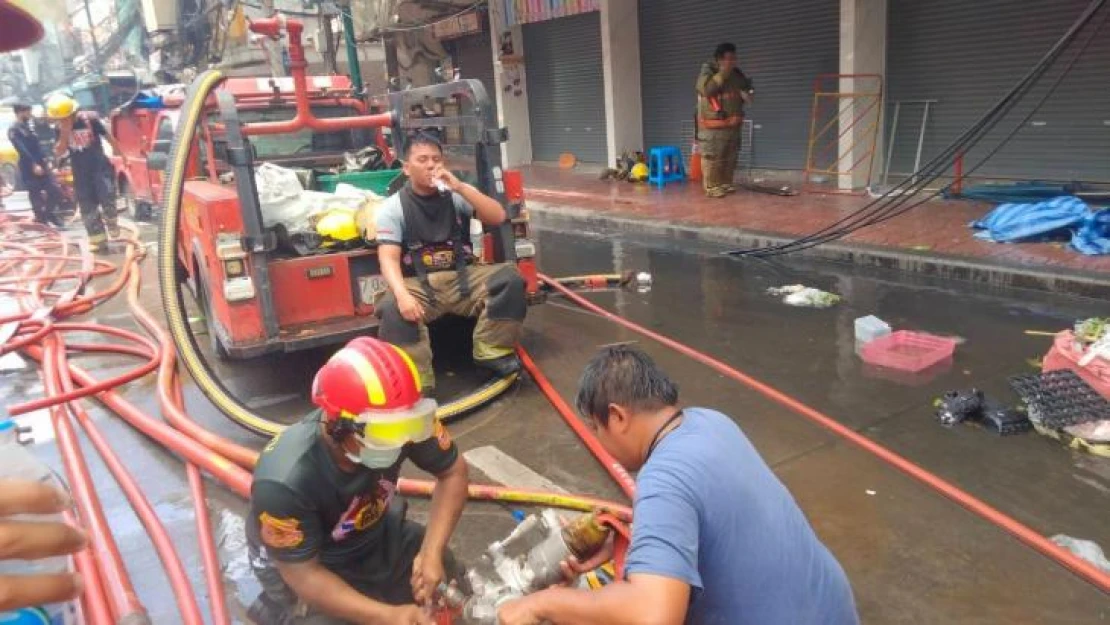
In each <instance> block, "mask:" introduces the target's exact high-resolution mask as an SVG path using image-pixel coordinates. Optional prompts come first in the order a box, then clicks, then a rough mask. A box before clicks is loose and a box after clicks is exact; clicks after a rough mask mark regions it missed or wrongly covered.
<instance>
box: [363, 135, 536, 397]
mask: <svg viewBox="0 0 1110 625" xmlns="http://www.w3.org/2000/svg"><path fill="white" fill-rule="evenodd" d="M404 171H405V175H407V176H408V182H407V183H406V184H405V186H404V188H402V189H401V190H400V191H398V192H397V193H395V194H394V195H392V196H391V197H389V198H388V199H387V200H386V201H385V202H383V203H382V205H381V206H380V207H378V210H377V212H376V214H375V216H374V221H375V226H376V230H377V238H378V261H379V263H380V264H381V271H382V276H383V277H384V278H385V280H386V282H387V283H388V284H389V290H388V291H387V292H386V293H383V294H382V296H381V297H380V298H379V299H378V301H377V305H376V306H375V308H376V310H377V314H378V316H379V318H380V319H381V327H380V328H379V329H378V336H379V337H380V338H382V339H383V340H386V341H389V342H390V343H393V344H394V345H397V346H399V347H401V348H402V349H404V350H405V351H406V352H407V353H408V354H409V356H411V357H412V359H413V361H415V362H416V367H417V369H418V370H419V371H420V376H421V379H422V380H423V381H424V386H425V389H424V390H425V392H430V391H431V390H432V389H433V388H434V386H435V378H434V373H433V371H432V349H431V343H430V341H429V339H428V329H427V325H426V324H428V323H431V322H432V321H434V320H435V319H437V318H439V317H440V316H442V315H444V314H454V315H458V316H461V317H477V318H478V324H477V326H476V327H475V328H474V351H473V356H474V361H475V363H477V364H478V365H479V366H482V367H484V368H486V369H489V370H491V371H493V372H494V373H496V374H498V375H501V376H505V375H509V374H510V373H513V372H515V371H518V370H519V369H520V361H519V360H518V359H517V357H516V354H515V352H514V351H513V348H514V346H515V345H516V343H517V341H518V340H519V339H520V334H521V331H522V329H523V325H524V317H525V314H526V312H527V302H526V299H525V293H524V280H523V278H521V277H520V274H519V273H517V270H516V267H515V266H514V265H512V264H509V263H502V264H496V265H478V264H474V263H473V256H472V255H471V249H470V243H469V232H470V220H471V219H477V220H478V221H480V222H482V224H483V225H486V226H497V225H500V224H502V223H503V222H504V221H505V219H506V216H505V209H504V208H502V207H501V204H500V203H498V201H497V200H495V199H493V198H491V197H489V196H487V195H485V194H484V193H482V192H481V191H479V190H477V189H475V188H474V187H473V186H471V185H469V184H466V183H464V182H461V181H459V179H458V178H456V177H455V176H454V175H453V174H452V173H451V172H450V171H449V170H447V169H446V168H445V167H444V163H443V148H442V146H441V145H440V143H439V142H438V141H437V140H436V139H435V138H434V137H432V136H429V135H426V134H419V135H417V136H415V137H414V138H412V139H411V140H410V141H409V144H408V146H406V149H405V160H404Z"/></svg>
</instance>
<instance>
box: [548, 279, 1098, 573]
mask: <svg viewBox="0 0 1110 625" xmlns="http://www.w3.org/2000/svg"><path fill="white" fill-rule="evenodd" d="M540 280H541V281H542V282H543V283H544V284H546V285H548V286H549V287H551V288H552V289H554V290H556V291H558V292H559V293H561V294H562V295H564V296H565V297H566V298H567V299H569V300H571V301H572V302H574V303H575V304H578V305H579V306H581V307H582V308H584V309H586V310H588V311H590V312H593V313H595V314H597V315H600V316H602V317H604V318H606V319H608V320H610V321H612V322H614V323H617V324H619V325H621V326H624V327H625V328H628V329H629V330H632V331H633V332H637V333H639V334H642V335H644V336H646V337H648V338H650V339H652V340H654V341H657V342H659V343H662V344H663V345H666V346H667V347H670V348H671V349H673V350H675V351H678V352H679V353H681V354H684V355H686V356H689V357H690V358H693V359H694V360H696V361H698V362H700V363H702V364H705V365H707V366H709V367H711V368H712V369H715V370H716V371H717V372H719V373H721V374H723V375H725V376H728V377H730V378H732V379H733V380H736V381H737V382H740V383H742V384H744V385H745V386H747V387H748V388H750V389H752V390H754V391H756V392H757V393H759V394H761V395H763V396H765V397H767V398H769V399H771V400H772V401H775V402H777V403H779V404H782V405H783V406H786V407H787V408H789V409H791V410H793V411H794V412H796V413H798V414H800V415H802V416H803V417H805V418H807V419H809V420H810V421H813V422H814V423H816V424H817V425H820V426H821V427H824V428H825V429H827V430H829V431H831V432H833V433H834V434H836V435H838V436H840V437H841V438H844V439H845V440H847V441H848V442H850V443H853V444H855V445H856V446H858V447H860V448H862V449H863V450H864V451H867V452H868V453H871V454H872V455H874V456H876V457H878V458H879V459H880V460H882V461H883V462H885V463H887V464H889V465H891V466H893V467H894V468H896V469H898V470H899V471H902V472H903V473H905V474H906V475H909V476H910V477H912V478H914V479H915V480H917V481H919V482H921V483H922V484H924V485H926V486H928V487H929V488H931V489H933V490H935V491H937V492H939V493H940V494H942V495H944V496H945V497H948V498H949V499H951V500H952V501H955V502H956V503H958V504H960V505H961V506H963V507H964V508H966V509H968V510H970V511H971V512H973V513H975V514H976V515H978V516H980V517H981V518H983V519H985V520H987V521H989V522H990V523H993V524H994V525H997V526H998V527H1000V528H1002V529H1003V530H1005V531H1007V532H1009V533H1010V534H1011V535H1013V536H1014V537H1015V538H1017V539H1018V540H1020V541H1022V542H1023V543H1025V544H1026V545H1028V546H1030V547H1032V548H1033V549H1036V550H1037V551H1039V552H1040V553H1042V554H1043V555H1045V556H1047V557H1048V558H1050V559H1052V560H1054V561H1055V562H1057V563H1059V564H1060V565H1061V566H1063V567H1065V568H1067V569H1068V570H1070V571H1072V572H1073V573H1075V574H1076V575H1078V576H1079V577H1081V578H1083V579H1084V580H1086V581H1088V582H1090V583H1091V584H1093V585H1094V586H1096V587H1097V588H1099V589H1100V590H1102V591H1103V592H1110V575H1108V574H1106V573H1104V572H1103V571H1101V570H1100V569H1098V568H1097V567H1095V566H1094V565H1092V564H1091V563H1090V562H1087V561H1086V560H1084V559H1082V558H1080V557H1079V556H1077V555H1075V554H1073V553H1072V552H1070V551H1068V550H1066V549H1064V548H1062V547H1060V546H1058V545H1056V543H1053V542H1052V541H1050V540H1048V539H1047V538H1045V537H1044V536H1042V535H1041V534H1039V533H1038V532H1037V531H1035V530H1033V529H1032V528H1030V527H1029V526H1027V525H1025V524H1023V523H1022V522H1021V521H1018V520H1017V519H1015V518H1013V517H1011V516H1009V515H1007V514H1005V513H1003V512H1002V511H1000V510H998V509H996V508H994V507H992V506H991V505H990V504H988V503H986V502H985V501H983V500H981V499H978V498H977V497H975V496H974V495H972V494H970V493H968V492H967V491H964V490H962V489H961V488H959V487H957V486H956V485H954V484H952V483H950V482H948V481H946V480H944V479H943V478H941V477H940V476H938V475H936V474H935V473H931V472H930V471H927V470H926V469H924V468H922V467H921V466H919V465H917V464H914V463H913V462H911V461H909V460H907V459H906V458H904V457H902V456H900V455H898V454H896V453H894V452H893V451H891V450H889V449H887V448H886V447H883V446H882V445H880V444H879V443H876V442H875V441H873V440H871V439H870V438H867V437H866V436H864V435H863V434H860V433H859V432H857V431H855V430H853V429H851V428H849V427H848V426H846V425H844V424H842V423H840V422H839V421H837V420H835V419H833V418H832V417H830V416H828V415H826V414H824V413H822V412H820V411H818V410H816V409H814V408H811V407H809V406H807V405H805V404H803V403H802V402H800V401H798V400H797V399H794V398H793V397H790V396H789V395H787V394H786V393H783V392H782V391H779V390H777V389H775V388H773V387H771V386H770V385H768V384H765V383H763V382H760V381H759V380H757V379H755V378H753V377H752V376H750V375H748V374H746V373H744V372H742V371H740V370H738V369H735V368H733V367H731V366H729V365H727V364H725V363H723V362H721V361H720V360H717V359H716V358H713V357H712V356H709V355H708V354H705V353H702V352H700V351H698V350H696V349H693V348H692V347H689V346H688V345H684V344H682V343H679V342H678V341H676V340H674V339H672V338H669V337H666V336H664V335H662V334H659V333H657V332H652V331H651V330H649V329H647V328H645V327H643V326H641V325H638V324H636V323H633V322H631V321H629V320H627V319H625V318H624V317H621V316H619V315H616V314H613V313H611V312H609V311H607V310H605V309H604V308H602V307H601V306H598V305H597V304H594V303H593V302H591V301H589V300H588V299H586V298H584V297H582V296H581V295H579V294H577V293H575V292H573V291H571V290H570V289H568V288H566V287H565V286H563V285H561V284H559V283H558V281H556V280H553V279H552V278H550V277H548V276H545V275H542V274H541V275H540Z"/></svg>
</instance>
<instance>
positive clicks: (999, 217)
mask: <svg viewBox="0 0 1110 625" xmlns="http://www.w3.org/2000/svg"><path fill="white" fill-rule="evenodd" d="M970 226H971V227H972V228H975V229H978V230H981V232H978V233H976V234H975V238H977V239H983V240H986V241H994V242H996V243H1015V242H1019V241H1036V240H1044V239H1046V238H1051V237H1067V236H1070V237H1071V247H1072V249H1074V250H1075V251H1077V252H1079V253H1081V254H1087V255H1097V254H1110V210H1101V211H1094V210H1092V209H1091V208H1090V207H1089V206H1087V204H1086V203H1085V202H1084V201H1083V200H1081V199H1079V198H1077V197H1075V196H1070V195H1064V196H1060V197H1055V198H1052V199H1050V200H1045V201H1042V202H1037V203H1034V204H1001V205H999V206H997V207H996V208H995V209H994V210H992V211H991V212H990V213H988V214H986V215H985V216H983V217H982V218H981V219H979V220H977V221H973V222H972V223H971V224H970Z"/></svg>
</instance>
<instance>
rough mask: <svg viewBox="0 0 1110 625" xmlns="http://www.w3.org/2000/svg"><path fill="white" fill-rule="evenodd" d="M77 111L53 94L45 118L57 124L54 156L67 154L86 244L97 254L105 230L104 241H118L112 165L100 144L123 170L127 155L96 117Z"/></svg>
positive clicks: (75, 105) (66, 99) (70, 102)
mask: <svg viewBox="0 0 1110 625" xmlns="http://www.w3.org/2000/svg"><path fill="white" fill-rule="evenodd" d="M79 108H80V105H79V104H78V103H77V100H74V99H73V98H71V97H69V96H66V95H62V94H55V95H53V96H50V99H49V100H48V101H47V102H46V115H47V117H49V118H50V119H52V120H54V121H56V122H57V124H58V143H57V145H56V146H54V152H55V154H57V155H58V156H62V155H63V154H65V153H66V152H68V153H69V161H70V166H71V167H72V168H73V187H74V191H75V192H76V195H77V205H78V206H79V207H80V208H81V221H82V222H84V224H85V232H87V233H88V235H89V243H90V244H92V246H93V247H94V248H95V249H96V250H97V251H100V252H105V251H107V249H108V248H107V239H106V237H105V230H107V236H108V237H111V238H113V239H115V238H117V237H119V225H118V224H117V223H116V193H115V188H114V184H113V176H112V163H111V161H109V160H108V156H107V155H106V154H104V143H103V141H107V142H108V144H109V145H111V146H112V150H113V151H114V152H115V153H116V154H119V155H120V158H122V159H123V166H124V167H125V168H126V167H127V155H126V154H124V153H123V150H121V149H120V146H119V143H117V142H116V139H115V137H113V136H112V135H111V133H109V132H108V129H107V128H105V127H104V122H102V121H100V118H99V117H97V115H96V113H86V112H79V111H78V110H77V109H79ZM102 140H103V141H102Z"/></svg>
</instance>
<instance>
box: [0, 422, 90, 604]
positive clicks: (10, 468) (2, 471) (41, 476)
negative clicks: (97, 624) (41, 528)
mask: <svg viewBox="0 0 1110 625" xmlns="http://www.w3.org/2000/svg"><path fill="white" fill-rule="evenodd" d="M0 458H3V461H2V462H0V479H5V480H26V481H35V482H46V483H48V484H50V485H51V486H53V487H55V488H59V489H60V488H62V484H61V482H60V481H59V480H58V478H57V477H56V476H55V475H54V472H53V471H51V470H50V467H49V466H47V465H46V463H44V462H42V461H41V460H39V459H38V458H37V457H35V455H34V454H32V453H31V452H30V451H29V450H27V449H26V448H24V447H23V445H21V444H20V442H19V438H18V431H17V429H16V424H15V422H14V421H12V420H10V419H5V420H3V421H0ZM9 518H10V519H11V520H16V521H54V522H58V523H61V522H62V521H63V519H62V515H61V514H23V515H17V516H13V517H9ZM70 571H72V567H71V566H70V559H69V558H68V557H66V556H61V557H54V558H43V559H40V560H0V575H49V574H55V573H68V572H70ZM76 610H77V608H76V605H74V603H73V602H68V603H52V604H50V605H43V606H35V607H30V608H21V609H18V610H14V611H8V612H0V625H76V623H77V612H76Z"/></svg>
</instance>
